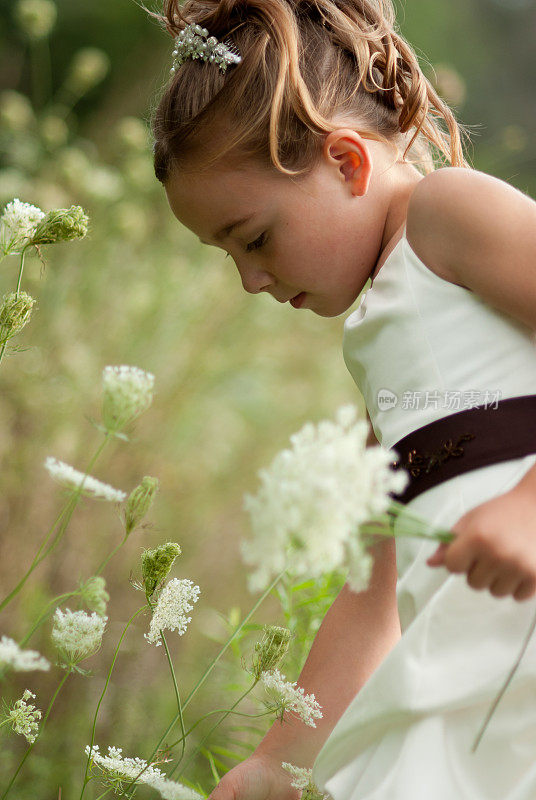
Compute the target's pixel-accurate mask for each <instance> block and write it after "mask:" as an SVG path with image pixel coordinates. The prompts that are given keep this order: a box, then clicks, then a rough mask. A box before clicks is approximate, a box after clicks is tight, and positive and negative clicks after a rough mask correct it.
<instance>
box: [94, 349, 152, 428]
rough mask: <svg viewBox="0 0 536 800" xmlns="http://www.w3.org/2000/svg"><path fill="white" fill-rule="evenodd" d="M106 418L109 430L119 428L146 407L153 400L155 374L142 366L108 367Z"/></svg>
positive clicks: (104, 409) (106, 368) (103, 378)
mask: <svg viewBox="0 0 536 800" xmlns="http://www.w3.org/2000/svg"><path fill="white" fill-rule="evenodd" d="M102 383H103V389H104V400H103V419H104V425H105V427H106V429H107V430H109V431H118V430H120V429H121V428H123V427H124V426H125V425H126V424H127V423H128V422H130V421H131V420H133V419H134V418H135V417H137V416H138V415H139V414H141V413H142V411H145V410H146V409H147V408H148V407H149V406H150V405H151V403H152V400H153V386H154V375H152V374H151V373H150V372H145V371H144V370H142V369H140V368H139V367H128V366H125V365H123V366H120V367H105V368H104V370H103V372H102Z"/></svg>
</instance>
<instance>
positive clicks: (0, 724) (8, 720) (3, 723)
mask: <svg viewBox="0 0 536 800" xmlns="http://www.w3.org/2000/svg"><path fill="white" fill-rule="evenodd" d="M8 722H11V717H8V718H7V719H5V720H4V721H3V722H0V728H1V727H2V725H7V723H8Z"/></svg>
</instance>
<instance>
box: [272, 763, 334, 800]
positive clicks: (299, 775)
mask: <svg viewBox="0 0 536 800" xmlns="http://www.w3.org/2000/svg"><path fill="white" fill-rule="evenodd" d="M281 766H282V767H283V769H285V770H286V771H287V772H288V773H289V774H290V775H292V777H293V779H294V780H292V781H291V782H290V785H291V786H294V788H295V789H301V790H302V792H303V793H302V796H301V800H328V798H329V794H322V792H320V791H319V790H318V787H317V785H316V784H315V782H314V781H313V770H312V769H307V768H306V767H295V766H294V764H289V763H288V761H283V762H282V764H281Z"/></svg>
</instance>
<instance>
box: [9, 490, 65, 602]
mask: <svg viewBox="0 0 536 800" xmlns="http://www.w3.org/2000/svg"><path fill="white" fill-rule="evenodd" d="M72 503H73V497H72V496H71V497H70V498H69V500H68V502H67V503H66V504H65V506H64V507H63V509H62V510H61V511H60V513H59V515H58V517H57V519H56V521H55V522H54V524H53V526H52V527H51V529H50V531H49V532H48V535H47V538H46V539H45V541H44V542H43V544H42V545H41V547H40V548H39V550H38V551H37V553H36V555H35V556H34V560H33V561H32V563H31V564H30V567H29V568H28V571H27V572H26V574H25V575H24V576H23V577H22V578H21V580H20V581H19V583H18V584H17V585H16V586H15V588H14V589H13V590H12V591H11V592H10V593H9V594H8V595H7V596H6V597H5V598H4V599H3V600H2V602H1V603H0V611H3V609H4V608H5V607H6V606H7V605H8V603H10V602H11V600H12V599H13V598H14V597H15V595H16V594H17V593H18V592H19V591H20V590H21V589H22V587H23V586H24V584H25V583H26V581H27V579H28V578H29V577H30V575H31V573H32V572H33V570H34V569H35V568H36V566H37V565H38V564H39V561H40V559H39V555H40V553H41V550H42V549H43V548H44V547H45V545H46V544H47V543H48V540H49V539H50V537H51V536H52V534H53V533H54V531H55V530H56V528H57V526H58V525H59V523H60V522H61V520H62V518H63V517H64V516H65V514H68V513H69V512H70V513H72V510H71V508H70V506H71V505H72ZM45 555H46V553H45ZM45 555H43V558H44V557H45Z"/></svg>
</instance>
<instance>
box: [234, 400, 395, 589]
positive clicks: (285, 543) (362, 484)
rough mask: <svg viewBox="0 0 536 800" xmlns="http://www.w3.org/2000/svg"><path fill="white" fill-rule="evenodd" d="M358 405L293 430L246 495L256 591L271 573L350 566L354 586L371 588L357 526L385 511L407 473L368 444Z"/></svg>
mask: <svg viewBox="0 0 536 800" xmlns="http://www.w3.org/2000/svg"><path fill="white" fill-rule="evenodd" d="M356 420H357V409H356V408H355V407H354V406H343V407H342V408H340V409H339V411H338V412H337V416H336V422H335V423H333V422H330V421H322V422H320V423H319V424H318V425H317V426H315V425H313V424H312V423H307V424H306V425H305V426H304V427H303V428H302V429H301V430H300V431H299V432H298V433H296V434H294V435H293V436H291V437H290V441H291V444H292V447H291V449H287V450H283V451H282V452H280V453H279V454H278V455H277V456H276V457H275V459H274V460H273V462H272V464H271V466H270V467H269V468H268V469H263V470H261V471H260V473H259V477H260V480H261V487H260V489H259V491H258V492H257V494H256V495H255V496H251V495H246V496H245V499H244V507H245V509H246V510H247V511H248V512H249V514H250V517H251V526H252V530H253V538H252V539H251V540H249V541H244V542H242V555H243V558H244V561H245V563H246V564H248V565H249V566H252V567H254V568H255V571H254V572H252V573H250V575H249V578H248V580H249V588H250V590H251V591H256V590H259V589H265V588H266V586H268V584H269V583H270V580H272V578H273V577H275V576H276V575H278V574H279V573H280V572H282V571H283V570H285V569H287V570H288V572H289V573H290V574H294V575H304V576H307V577H319V576H320V575H322V574H323V573H326V572H330V571H332V570H334V569H339V568H342V567H348V569H349V575H348V583H349V585H350V587H351V588H352V589H354V591H361V590H362V589H364V588H366V586H367V585H368V581H369V578H370V572H371V568H372V557H371V556H370V554H369V553H368V552H367V551H366V549H365V546H364V544H363V543H362V542H361V540H360V538H359V526H360V525H361V524H363V523H365V522H367V521H369V520H371V519H372V518H374V517H375V516H378V515H380V514H382V513H384V512H385V511H386V510H387V509H388V508H389V505H390V503H391V498H390V497H389V493H390V492H392V491H395V492H399V491H402V490H403V489H404V488H405V486H406V485H407V482H408V475H407V473H406V472H404V471H403V470H402V471H399V472H395V471H394V470H392V469H391V468H390V463H391V461H392V454H391V455H390V451H388V450H386V449H384V448H382V447H369V448H367V447H366V438H367V434H368V423H367V422H365V421H364V420H360V421H356Z"/></svg>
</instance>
